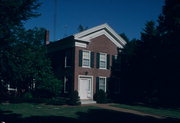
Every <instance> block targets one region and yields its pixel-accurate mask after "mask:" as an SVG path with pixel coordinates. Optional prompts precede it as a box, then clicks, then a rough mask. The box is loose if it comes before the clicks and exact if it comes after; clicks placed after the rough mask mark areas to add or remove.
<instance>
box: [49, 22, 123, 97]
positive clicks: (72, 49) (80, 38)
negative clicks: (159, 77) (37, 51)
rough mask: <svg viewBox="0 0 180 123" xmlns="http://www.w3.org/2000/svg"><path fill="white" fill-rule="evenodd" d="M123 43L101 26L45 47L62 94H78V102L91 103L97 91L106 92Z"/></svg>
mask: <svg viewBox="0 0 180 123" xmlns="http://www.w3.org/2000/svg"><path fill="white" fill-rule="evenodd" d="M125 44H126V42H125V41H124V39H122V38H121V37H120V36H119V35H118V34H117V33H116V32H115V31H114V30H113V29H112V28H111V27H110V26H109V25H107V24H103V25H100V26H96V27H94V28H91V29H88V30H85V31H83V32H80V33H77V34H75V35H72V36H69V37H67V38H65V39H62V40H59V41H56V42H52V43H50V44H48V53H49V56H50V58H51V60H52V64H53V68H54V71H55V74H56V76H57V77H58V78H59V79H61V80H63V81H64V93H68V92H70V91H72V90H77V91H78V92H79V96H80V99H81V100H93V95H94V94H95V93H96V91H97V89H102V90H104V91H106V89H107V79H108V78H109V77H110V75H111V66H112V60H113V58H114V57H115V56H117V54H118V52H119V51H120V50H121V49H122V48H123V47H124V45H125Z"/></svg>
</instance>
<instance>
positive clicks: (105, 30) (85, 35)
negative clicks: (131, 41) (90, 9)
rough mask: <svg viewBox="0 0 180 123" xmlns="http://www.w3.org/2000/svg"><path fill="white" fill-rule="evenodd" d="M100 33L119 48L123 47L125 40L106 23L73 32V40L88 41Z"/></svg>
mask: <svg viewBox="0 0 180 123" xmlns="http://www.w3.org/2000/svg"><path fill="white" fill-rule="evenodd" d="M100 35H106V36H107V37H108V38H109V39H110V40H111V41H112V42H113V43H114V44H115V45H116V46H117V47H119V48H123V47H124V45H125V44H126V41H125V40H124V39H123V38H122V37H121V36H119V35H118V34H117V33H116V32H115V31H114V30H113V29H112V28H111V27H110V26H109V25H108V24H106V23H105V24H102V25H99V26H96V27H93V28H90V29H88V30H85V31H82V32H80V33H77V34H74V35H73V36H74V39H75V40H79V41H83V42H90V41H91V39H93V38H96V37H98V36H100Z"/></svg>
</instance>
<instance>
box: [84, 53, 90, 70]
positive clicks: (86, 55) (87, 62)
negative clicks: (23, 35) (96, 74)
mask: <svg viewBox="0 0 180 123" xmlns="http://www.w3.org/2000/svg"><path fill="white" fill-rule="evenodd" d="M82 53H83V54H82V66H83V67H90V51H83V52H82Z"/></svg>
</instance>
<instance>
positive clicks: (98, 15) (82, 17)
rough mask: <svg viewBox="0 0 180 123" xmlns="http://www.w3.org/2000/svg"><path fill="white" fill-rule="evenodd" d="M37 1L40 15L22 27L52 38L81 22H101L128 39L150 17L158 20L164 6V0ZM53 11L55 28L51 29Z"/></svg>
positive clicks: (72, 30)
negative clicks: (45, 32)
mask: <svg viewBox="0 0 180 123" xmlns="http://www.w3.org/2000/svg"><path fill="white" fill-rule="evenodd" d="M55 1H56V2H55ZM40 2H42V5H41V7H40V8H39V9H38V10H37V12H39V13H41V16H40V17H37V18H33V19H30V20H28V21H26V22H25V27H26V28H27V29H29V28H33V27H43V28H46V29H48V30H49V31H50V40H51V41H52V40H57V39H62V38H64V37H67V36H69V35H72V34H75V33H77V32H78V30H77V28H78V26H79V25H80V24H81V25H83V26H85V27H88V28H91V27H94V26H97V25H100V24H104V23H108V24H109V25H110V26H111V27H112V28H113V29H114V30H115V31H116V32H117V33H125V34H126V35H127V36H128V38H129V39H132V38H140V32H142V30H143V28H144V27H145V26H144V25H145V23H146V22H147V21H149V20H154V21H157V19H158V16H159V15H160V13H161V11H162V6H163V5H164V0H40ZM55 3H56V4H55ZM55 6H56V7H55ZM55 8H56V9H55ZM55 13H56V24H55V26H56V29H54V14H55Z"/></svg>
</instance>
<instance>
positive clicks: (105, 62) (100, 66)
mask: <svg viewBox="0 0 180 123" xmlns="http://www.w3.org/2000/svg"><path fill="white" fill-rule="evenodd" d="M101 55H105V60H102V59H101ZM101 61H103V62H105V67H101ZM99 69H107V54H106V53H99Z"/></svg>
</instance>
